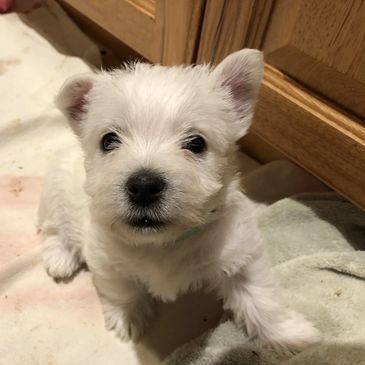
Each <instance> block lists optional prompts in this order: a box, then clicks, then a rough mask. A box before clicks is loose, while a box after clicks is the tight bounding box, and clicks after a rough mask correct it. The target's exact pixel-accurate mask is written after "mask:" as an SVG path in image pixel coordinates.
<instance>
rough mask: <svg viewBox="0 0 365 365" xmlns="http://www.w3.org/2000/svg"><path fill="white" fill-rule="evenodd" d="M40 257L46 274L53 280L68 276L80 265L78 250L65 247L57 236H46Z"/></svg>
mask: <svg viewBox="0 0 365 365" xmlns="http://www.w3.org/2000/svg"><path fill="white" fill-rule="evenodd" d="M42 259H43V265H44V267H45V269H46V271H47V273H48V275H50V276H52V277H53V278H54V279H55V280H59V279H68V278H70V277H71V276H72V275H73V274H74V273H75V272H76V271H77V270H78V269H79V268H80V267H81V266H82V260H81V256H80V253H79V250H78V249H77V248H69V247H66V246H65V245H63V244H62V242H61V241H60V240H59V239H58V237H57V236H49V237H47V238H46V240H45V243H44V248H43V252H42Z"/></svg>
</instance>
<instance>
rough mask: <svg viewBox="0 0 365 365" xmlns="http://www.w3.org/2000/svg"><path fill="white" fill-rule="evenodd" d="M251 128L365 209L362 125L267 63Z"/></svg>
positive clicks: (364, 138)
mask: <svg viewBox="0 0 365 365" xmlns="http://www.w3.org/2000/svg"><path fill="white" fill-rule="evenodd" d="M252 130H253V132H254V133H256V134H257V135H259V136H260V137H261V138H262V139H264V140H265V141H267V142H268V143H270V144H272V145H273V146H274V147H275V148H277V149H279V150H280V151H281V152H283V153H284V154H285V155H287V156H288V157H289V158H291V159H292V160H294V161H295V162H296V163H298V164H299V165H301V166H302V167H304V168H305V169H307V170H309V171H310V172H311V173H313V174H314V175H315V176H317V177H318V178H320V179H321V180H323V181H324V182H325V183H326V184H328V185H330V186H331V187H332V188H333V189H335V190H336V191H338V192H339V193H341V194H343V195H344V196H346V197H347V198H349V199H350V200H351V201H353V202H354V203H355V204H357V205H359V206H360V207H362V208H365V129H364V128H363V127H362V126H361V125H360V124H358V123H356V122H355V121H354V120H352V119H350V118H348V117H347V116H345V115H344V114H342V113H340V112H338V111H335V110H334V109H333V108H331V107H329V106H328V105H327V104H325V103H323V102H322V101H320V100H318V98H317V97H314V96H312V95H310V94H309V93H308V92H306V91H304V90H302V89H301V88H300V87H299V86H298V85H296V84H295V83H294V82H293V81H292V80H290V79H288V78H287V77H285V76H284V75H283V74H281V73H280V72H278V71H277V70H275V69H273V68H272V67H270V66H266V68H265V75H264V80H263V85H262V88H261V91H260V95H259V102H258V104H257V109H256V113H255V118H254V123H253V126H252Z"/></svg>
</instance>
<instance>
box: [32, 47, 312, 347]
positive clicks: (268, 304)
mask: <svg viewBox="0 0 365 365" xmlns="http://www.w3.org/2000/svg"><path fill="white" fill-rule="evenodd" d="M262 73H263V59H262V54H261V52H259V51H256V50H242V51H240V52H236V53H234V54H232V55H230V56H229V57H227V58H226V59H225V60H224V61H223V62H222V63H221V64H219V65H218V66H217V67H215V68H214V69H213V68H210V67H208V66H195V67H186V68H184V67H171V68H167V67H161V66H152V65H149V64H144V63H137V64H134V65H131V66H127V67H126V68H125V69H124V70H117V71H113V72H110V73H105V72H102V73H99V74H90V75H81V76H78V77H75V78H73V79H71V80H68V81H67V82H66V84H65V85H64V86H63V88H62V90H61V91H60V93H59V95H58V96H57V105H58V106H59V108H60V109H61V110H62V111H63V112H64V114H65V115H66V116H67V118H68V120H69V122H70V125H71V127H72V128H73V130H74V132H75V133H76V135H77V136H78V138H79V140H80V143H81V147H82V149H79V148H78V149H77V150H73V151H67V152H63V153H62V154H61V155H60V156H59V157H58V159H56V160H55V161H54V162H53V164H52V169H51V170H52V171H50V173H49V174H48V176H47V179H46V182H45V187H44V191H43V197H42V201H41V207H40V214H39V216H40V220H39V222H40V228H41V229H42V231H43V233H44V235H45V246H44V252H43V260H44V265H45V267H46V269H47V271H48V273H49V274H50V275H51V276H52V277H54V278H67V277H70V276H71V275H72V274H73V273H75V271H76V270H77V269H78V268H79V267H80V266H81V265H82V263H83V262H85V261H86V263H87V266H88V267H89V269H90V271H91V273H92V275H93V278H94V283H95V286H96V288H97V291H98V293H99V296H100V299H101V302H102V305H103V310H104V316H105V322H106V326H107V328H108V329H113V330H115V332H116V333H117V335H118V336H119V337H120V338H121V339H129V338H132V339H134V340H135V339H137V338H138V337H139V336H140V335H141V334H142V333H143V331H144V329H145V326H146V325H147V324H148V322H149V321H150V319H151V318H152V317H153V314H154V304H155V303H154V302H155V299H156V298H159V299H161V300H163V301H173V300H175V299H176V298H177V297H178V296H179V295H180V294H183V293H185V292H187V291H188V290H192V289H196V288H198V287H201V286H205V287H207V288H209V289H210V290H214V291H216V292H217V295H219V296H220V297H221V298H222V299H223V302H224V308H225V309H227V310H230V311H231V312H232V313H233V318H234V320H235V322H236V323H237V325H238V326H241V327H244V326H245V327H246V329H247V332H248V334H249V336H251V337H258V338H260V339H261V340H262V341H264V342H267V343H270V344H271V345H274V346H280V347H285V348H289V349H291V350H300V349H302V348H304V347H306V346H308V345H311V344H313V343H316V342H318V340H319V334H318V332H317V330H316V329H315V328H314V327H313V326H312V325H311V324H310V323H309V322H307V321H306V320H305V319H304V318H303V317H302V316H301V315H298V314H296V313H294V312H290V311H288V310H286V309H284V308H283V307H281V306H280V304H278V303H277V302H276V301H275V299H274V298H273V294H272V282H271V274H270V263H269V259H268V257H267V255H266V253H265V248H264V244H263V241H262V239H261V237H260V234H259V232H258V230H257V227H256V222H255V217H254V208H253V206H252V205H251V203H250V201H249V200H248V199H247V198H246V197H245V196H244V194H243V193H242V192H241V191H240V189H239V184H238V177H237V168H236V163H235V158H236V152H237V151H236V150H237V148H236V144H235V142H236V141H237V140H238V139H239V138H241V137H242V136H243V135H244V134H245V133H246V131H247V129H248V128H249V126H250V123H251V119H252V114H253V110H254V104H255V99H256V96H257V93H258V90H259V86H260V83H261V78H262Z"/></svg>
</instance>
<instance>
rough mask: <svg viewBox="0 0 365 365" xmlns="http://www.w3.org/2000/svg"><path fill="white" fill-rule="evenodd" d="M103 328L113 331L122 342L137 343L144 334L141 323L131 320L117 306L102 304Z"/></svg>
mask: <svg viewBox="0 0 365 365" xmlns="http://www.w3.org/2000/svg"><path fill="white" fill-rule="evenodd" d="M103 311H104V320H105V328H106V329H107V330H109V331H114V333H115V334H116V336H117V337H118V338H120V339H121V340H122V341H130V340H132V341H138V339H139V338H140V337H141V336H142V334H143V332H144V324H143V322H142V321H138V320H132V318H131V317H130V316H128V315H127V314H126V312H125V311H124V310H123V309H122V308H121V307H119V306H116V305H113V304H104V305H103Z"/></svg>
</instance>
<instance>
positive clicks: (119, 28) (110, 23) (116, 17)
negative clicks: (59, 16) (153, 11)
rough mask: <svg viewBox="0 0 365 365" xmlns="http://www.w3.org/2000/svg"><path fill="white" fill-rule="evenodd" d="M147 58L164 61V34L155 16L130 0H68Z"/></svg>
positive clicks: (66, 1)
mask: <svg viewBox="0 0 365 365" xmlns="http://www.w3.org/2000/svg"><path fill="white" fill-rule="evenodd" d="M64 2H65V3H67V4H69V5H71V6H72V7H73V8H75V9H76V10H78V11H79V12H80V13H82V14H83V15H85V16H86V17H88V18H89V19H91V20H92V21H93V22H95V23H96V24H98V25H99V26H100V27H102V28H104V29H106V30H107V31H108V32H109V33H111V34H112V35H113V36H115V37H116V38H118V39H120V40H121V41H122V42H124V43H125V44H126V45H127V46H129V47H131V48H132V49H134V50H135V51H136V52H138V53H140V54H141V55H142V56H144V57H145V58H147V59H149V60H151V61H154V62H160V60H161V54H162V37H161V34H160V31H159V28H157V27H156V23H155V19H154V18H151V17H150V16H149V15H148V14H146V12H145V11H141V9H140V8H139V7H138V6H134V4H132V3H131V2H130V1H124V0H104V1H95V0H88V1H86V0H85V1H78V0H64Z"/></svg>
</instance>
